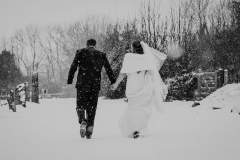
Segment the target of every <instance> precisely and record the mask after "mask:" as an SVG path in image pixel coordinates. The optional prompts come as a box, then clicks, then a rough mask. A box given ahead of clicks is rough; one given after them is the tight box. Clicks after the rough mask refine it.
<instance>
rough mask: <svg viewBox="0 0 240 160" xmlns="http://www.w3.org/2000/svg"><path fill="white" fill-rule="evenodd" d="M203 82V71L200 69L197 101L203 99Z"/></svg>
mask: <svg viewBox="0 0 240 160" xmlns="http://www.w3.org/2000/svg"><path fill="white" fill-rule="evenodd" d="M201 80H202V70H201V69H198V84H197V95H195V96H196V99H201V88H202V83H201Z"/></svg>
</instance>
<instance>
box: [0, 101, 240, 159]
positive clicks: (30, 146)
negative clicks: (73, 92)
mask: <svg viewBox="0 0 240 160" xmlns="http://www.w3.org/2000/svg"><path fill="white" fill-rule="evenodd" d="M191 104H192V103H191V102H169V103H166V108H167V113H166V114H164V115H159V114H157V113H155V112H154V113H153V115H152V117H151V119H150V121H149V127H148V133H145V134H143V135H142V137H141V138H139V139H129V138H126V137H123V136H122V135H121V134H120V131H119V129H118V125H117V124H118V120H119V118H120V116H121V114H122V112H123V110H124V108H125V105H126V103H125V102H123V100H102V99H100V100H99V105H98V110H97V116H96V122H95V128H94V134H93V137H92V139H91V140H87V139H81V138H80V135H79V124H78V123H77V115H76V112H75V99H43V100H42V99H41V100H40V104H33V103H28V104H27V108H23V107H21V106H17V112H16V113H13V112H12V111H10V110H8V106H7V105H4V106H0V160H80V159H83V160H117V159H118V160H135V159H137V160H160V159H161V160H215V159H216V160H239V157H240V116H239V115H237V114H231V113H229V110H223V109H222V110H214V111H213V110H206V109H197V108H191V107H190V106H191Z"/></svg>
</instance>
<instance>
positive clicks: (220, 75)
mask: <svg viewBox="0 0 240 160" xmlns="http://www.w3.org/2000/svg"><path fill="white" fill-rule="evenodd" d="M223 83H224V71H223V69H219V70H218V72H217V88H221V87H222V86H223Z"/></svg>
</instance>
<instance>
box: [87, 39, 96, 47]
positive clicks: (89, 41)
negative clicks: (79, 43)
mask: <svg viewBox="0 0 240 160" xmlns="http://www.w3.org/2000/svg"><path fill="white" fill-rule="evenodd" d="M96 44H97V42H96V40H95V39H89V40H87V46H96Z"/></svg>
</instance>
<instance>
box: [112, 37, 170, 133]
mask: <svg viewBox="0 0 240 160" xmlns="http://www.w3.org/2000/svg"><path fill="white" fill-rule="evenodd" d="M132 50H133V53H127V54H126V55H125V57H124V61H123V64H122V69H121V71H120V74H119V76H118V79H117V81H116V83H114V84H113V85H112V89H113V90H114V89H116V88H117V86H118V84H119V83H120V82H121V81H122V80H123V78H124V77H125V76H127V87H126V96H127V98H128V106H127V107H126V109H125V111H124V113H123V115H122V117H121V118H120V120H119V127H120V130H121V133H122V134H123V135H124V136H127V137H133V138H138V137H139V134H140V131H143V130H145V129H146V127H147V123H148V120H149V118H150V116H151V112H152V108H153V106H154V107H155V109H156V110H157V111H158V112H159V113H163V112H164V106H163V101H164V99H165V97H166V95H167V87H166V86H165V84H164V83H163V81H162V79H161V77H160V74H159V70H160V68H161V66H162V65H163V63H164V60H165V59H166V57H167V56H166V55H165V54H163V53H161V52H159V51H157V50H155V49H153V48H151V47H149V46H148V45H147V44H146V43H144V42H142V41H141V42H140V41H135V42H133V43H132Z"/></svg>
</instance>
